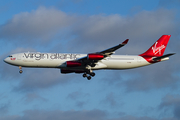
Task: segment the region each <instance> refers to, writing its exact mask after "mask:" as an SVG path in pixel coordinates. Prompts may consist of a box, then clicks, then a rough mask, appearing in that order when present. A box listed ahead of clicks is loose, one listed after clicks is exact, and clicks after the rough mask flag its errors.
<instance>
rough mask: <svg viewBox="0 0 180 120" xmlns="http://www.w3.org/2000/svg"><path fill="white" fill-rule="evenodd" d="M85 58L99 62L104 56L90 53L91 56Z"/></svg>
mask: <svg viewBox="0 0 180 120" xmlns="http://www.w3.org/2000/svg"><path fill="white" fill-rule="evenodd" d="M87 57H88V59H89V60H101V59H103V58H104V55H101V54H96V53H91V54H88V55H87Z"/></svg>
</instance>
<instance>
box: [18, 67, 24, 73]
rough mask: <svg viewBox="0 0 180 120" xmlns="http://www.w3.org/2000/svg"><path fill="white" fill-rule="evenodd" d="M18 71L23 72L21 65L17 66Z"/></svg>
mask: <svg viewBox="0 0 180 120" xmlns="http://www.w3.org/2000/svg"><path fill="white" fill-rule="evenodd" d="M19 73H20V74H21V73H23V71H22V67H21V66H19Z"/></svg>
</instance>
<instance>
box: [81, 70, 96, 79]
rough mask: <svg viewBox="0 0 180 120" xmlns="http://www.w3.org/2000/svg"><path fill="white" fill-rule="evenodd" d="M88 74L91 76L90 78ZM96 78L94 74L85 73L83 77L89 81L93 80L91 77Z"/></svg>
mask: <svg viewBox="0 0 180 120" xmlns="http://www.w3.org/2000/svg"><path fill="white" fill-rule="evenodd" d="M88 74H89V76H88ZM94 76H95V73H94V72H89V73H88V72H85V73H84V74H83V77H84V78H85V77H87V79H88V80H91V77H94Z"/></svg>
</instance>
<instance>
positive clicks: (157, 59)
mask: <svg viewBox="0 0 180 120" xmlns="http://www.w3.org/2000/svg"><path fill="white" fill-rule="evenodd" d="M174 54H175V53H170V54H166V55H163V56H160V57H155V58H153V59H152V60H153V61H159V60H161V59H163V58H166V57H169V56H171V55H174Z"/></svg>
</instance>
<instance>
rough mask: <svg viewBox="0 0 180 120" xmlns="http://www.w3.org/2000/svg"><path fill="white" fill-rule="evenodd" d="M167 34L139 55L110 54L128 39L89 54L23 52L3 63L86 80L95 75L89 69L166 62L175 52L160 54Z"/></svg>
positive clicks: (121, 67) (10, 56)
mask: <svg viewBox="0 0 180 120" xmlns="http://www.w3.org/2000/svg"><path fill="white" fill-rule="evenodd" d="M170 37H171V35H162V36H161V37H160V38H159V39H158V40H157V41H156V42H155V43H154V44H153V45H152V46H151V47H150V48H149V49H148V50H147V51H146V52H144V53H142V54H140V55H136V56H135V55H112V54H114V53H115V51H116V50H117V49H119V48H121V47H123V46H124V45H126V44H127V43H128V41H129V39H126V40H125V41H124V42H122V43H121V44H118V45H116V46H114V47H111V48H109V49H106V50H103V51H100V52H94V53H89V54H72V53H40V52H24V53H17V54H12V55H9V56H8V57H7V58H5V59H4V62H6V63H8V64H10V65H14V66H19V69H20V71H19V73H22V72H23V71H22V67H34V68H58V69H60V71H61V73H62V74H67V73H83V77H84V78H87V79H88V80H90V79H91V77H94V76H95V73H94V72H93V70H100V69H111V70H122V69H131V68H137V67H141V66H146V65H151V64H154V63H157V62H161V61H165V60H168V59H169V56H171V55H174V54H175V53H170V54H166V55H163V54H164V51H165V49H166V46H167V44H168V41H169V39H170Z"/></svg>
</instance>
